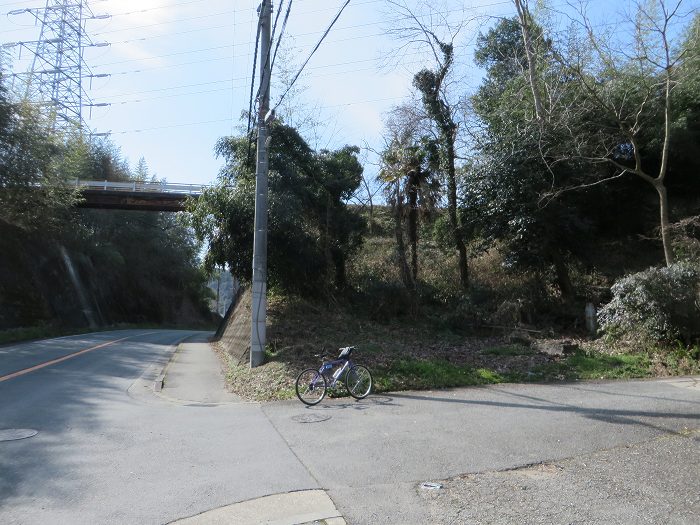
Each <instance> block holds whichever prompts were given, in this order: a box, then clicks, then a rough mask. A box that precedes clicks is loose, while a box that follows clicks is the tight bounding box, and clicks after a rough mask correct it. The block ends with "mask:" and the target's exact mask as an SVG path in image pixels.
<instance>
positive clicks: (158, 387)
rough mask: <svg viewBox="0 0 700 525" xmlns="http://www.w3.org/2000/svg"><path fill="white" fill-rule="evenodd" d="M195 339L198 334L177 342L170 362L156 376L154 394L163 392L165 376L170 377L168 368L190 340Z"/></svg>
mask: <svg viewBox="0 0 700 525" xmlns="http://www.w3.org/2000/svg"><path fill="white" fill-rule="evenodd" d="M193 337H197V334H193V335H188V336H187V337H185V338H184V339H182V340H181V341H178V342H177V348H175V351H174V352H173V353H172V354H170V358H169V359H168V362H167V363H165V366H164V367H163V369H162V370H161V371H160V373H159V374H158V375H157V376H156V380H155V381H154V382H153V391H154V392H161V391H162V390H163V387H164V386H165V376H166V375H168V368H170V365H171V363H172V362H173V361H175V358H176V357H177V354H178V352H180V347H181V346H182V345H183V344H185V343H186V342H187V340H188V339H192V338H193Z"/></svg>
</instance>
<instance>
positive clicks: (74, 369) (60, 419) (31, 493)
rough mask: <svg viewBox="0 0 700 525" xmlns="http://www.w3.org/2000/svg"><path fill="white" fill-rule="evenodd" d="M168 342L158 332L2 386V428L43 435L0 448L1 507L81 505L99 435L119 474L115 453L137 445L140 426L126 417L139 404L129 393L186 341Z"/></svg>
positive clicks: (106, 462)
mask: <svg viewBox="0 0 700 525" xmlns="http://www.w3.org/2000/svg"><path fill="white" fill-rule="evenodd" d="M141 333H143V331H141ZM101 335H102V336H104V334H101ZM126 335H129V334H127V333H124V332H120V333H118V334H117V335H115V336H114V337H113V338H114V339H119V338H121V337H125V336H126ZM135 335H136V334H135ZM169 339H170V340H165V341H164V336H163V334H158V333H152V332H151V333H150V334H147V335H144V336H142V337H138V338H134V339H131V340H129V341H124V344H115V345H112V346H106V347H104V348H99V349H97V350H94V351H92V352H89V353H86V354H83V355H81V356H79V357H76V358H74V359H69V360H67V361H63V362H61V363H58V364H56V365H52V366H48V367H46V368H42V369H40V370H37V371H34V372H31V373H28V374H26V375H22V376H19V377H15V378H12V379H9V380H7V381H4V382H0V428H4V429H8V428H31V429H36V430H38V431H39V433H38V435H37V436H35V437H33V438H30V439H24V440H20V441H7V442H0V508H1V507H2V506H3V504H4V503H5V502H6V501H8V500H9V499H11V498H15V497H20V498H31V500H32V501H34V500H35V499H38V500H42V499H45V498H48V499H50V500H51V501H53V502H56V501H66V502H68V501H69V500H70V499H72V498H75V497H76V494H79V493H80V492H79V491H76V490H75V489H76V486H78V485H79V484H80V483H81V481H82V482H84V480H80V478H79V474H78V472H80V469H81V468H82V465H83V464H84V463H85V462H86V461H88V460H87V458H88V457H89V458H90V460H92V459H94V457H95V456H96V455H98V454H99V451H98V450H97V447H98V445H97V444H96V441H97V440H96V439H94V438H93V437H92V436H99V442H100V445H99V446H100V447H104V451H105V453H104V455H103V456H101V460H100V462H101V463H102V464H101V465H100V466H99V468H100V469H104V468H116V469H118V466H117V465H113V464H111V462H112V458H110V456H109V450H110V449H114V450H122V449H124V448H126V447H131V446H134V445H135V443H133V442H131V440H132V438H131V436H130V434H131V430H130V429H131V428H132V427H131V426H130V425H133V424H134V421H133V419H132V420H129V419H128V416H127V414H130V413H131V412H130V411H131V410H133V408H134V405H135V402H134V400H133V399H131V398H130V397H129V396H128V395H127V393H126V390H127V389H128V387H129V386H130V385H131V384H132V383H133V382H134V381H135V380H136V379H137V378H139V377H140V376H141V375H142V374H143V373H144V371H145V370H146V369H147V368H148V366H149V365H150V364H153V363H156V362H159V360H160V362H162V361H163V359H164V358H167V355H168V354H169V352H168V349H169V348H171V345H172V344H174V343H175V342H176V341H177V340H179V339H182V335H181V334H173V333H172V332H170V336H169ZM89 344H94V340H92V341H90V340H89V339H84V340H83V339H82V338H81V339H80V340H78V342H77V345H76V348H78V349H79V347H80V345H89ZM61 345H62V346H65V345H66V342H65V341H61ZM134 415H135V416H137V417H138V415H139V412H138V411H137V412H134ZM145 423H146V422H144V424H145ZM105 443H106V447H105ZM93 445H94V446H93ZM36 480H41V482H40V483H37V482H36ZM98 481H99V480H98ZM66 504H67V505H68V504H69V503H66Z"/></svg>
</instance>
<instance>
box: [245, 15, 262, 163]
mask: <svg viewBox="0 0 700 525" xmlns="http://www.w3.org/2000/svg"><path fill="white" fill-rule="evenodd" d="M261 6H262V4H261ZM261 13H262V8H261V9H260V14H261ZM259 43H260V21H259V20H258V30H257V32H256V36H255V51H254V52H253V74H252V75H251V78H250V104H249V105H248V130H247V132H246V134H248V135H249V134H250V125H251V122H252V118H253V90H254V89H255V71H256V66H257V63H258V44H259ZM248 149H250V146H249V148H248ZM249 153H250V152H249Z"/></svg>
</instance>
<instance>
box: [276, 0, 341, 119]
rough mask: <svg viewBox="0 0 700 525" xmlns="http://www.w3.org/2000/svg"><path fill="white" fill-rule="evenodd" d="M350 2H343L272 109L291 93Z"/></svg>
mask: <svg viewBox="0 0 700 525" xmlns="http://www.w3.org/2000/svg"><path fill="white" fill-rule="evenodd" d="M349 3H350V0H347V1H346V2H345V3H344V4H343V6H342V7H341V8H340V10H339V11H338V14H337V15H335V18H334V19H333V21H332V22H331V23H330V25H329V26H328V28H327V29H326V31H325V32H324V33H323V36H321V38H320V40H319V41H318V43H317V44H316V46H315V47H314V48H313V49H312V50H311V53H310V54H309V56H308V57H307V58H306V60H305V61H304V63H303V64H302V65H301V67H300V68H299V71H298V72H297V74H296V75H294V78H292V81H291V82H290V83H289V86H287V89H286V90H285V91H284V93H282V96H281V97H280V99H279V100H278V101H277V104H276V105H275V107H274V108H273V109H272V110H273V111H274V110H275V109H277V108H278V107H279V105H280V104H281V103H282V101H283V100H284V97H286V96H287V93H289V90H290V89H292V86H294V83H295V82H296V81H297V79H298V78H299V75H301V72H302V71H304V67H306V64H308V63H309V60H311V57H312V56H313V55H314V53H315V52H316V50H317V49H318V48H319V47H320V46H321V43H322V42H323V39H324V38H326V35H328V33H329V32H330V30H331V29H332V28H333V26H334V25H335V23H336V22H337V21H338V19H339V18H340V15H341V14H343V10H344V9H345V8H346V7H347V6H348V4H349Z"/></svg>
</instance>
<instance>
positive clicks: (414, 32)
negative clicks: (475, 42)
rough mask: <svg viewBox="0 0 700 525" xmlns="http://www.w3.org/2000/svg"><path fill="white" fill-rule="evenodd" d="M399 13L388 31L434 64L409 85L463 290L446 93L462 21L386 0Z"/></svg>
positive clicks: (465, 273) (451, 108)
mask: <svg viewBox="0 0 700 525" xmlns="http://www.w3.org/2000/svg"><path fill="white" fill-rule="evenodd" d="M387 1H388V3H389V4H390V5H392V6H393V7H394V9H395V10H396V11H397V13H399V15H400V17H399V20H398V21H397V25H396V26H395V27H394V28H393V29H392V31H391V32H392V33H394V34H395V35H396V36H398V37H399V38H400V39H401V41H402V42H404V45H418V46H420V47H422V48H424V49H427V50H429V52H430V53H431V54H432V57H433V59H434V67H433V68H426V69H423V70H421V71H419V72H418V73H416V75H415V76H414V78H413V85H414V87H415V88H416V89H417V90H418V91H419V93H420V94H421V100H422V104H423V109H424V111H425V114H426V115H427V117H428V118H429V119H430V121H431V122H432V123H433V125H434V127H435V131H436V136H437V137H438V142H439V144H440V148H439V151H440V167H441V169H442V171H443V172H444V176H445V180H446V186H447V191H446V194H447V212H448V217H449V222H450V229H451V231H452V238H453V242H454V247H455V250H456V251H457V254H458V270H459V276H460V284H461V286H462V288H463V289H464V290H466V289H468V288H469V267H468V260H467V248H466V244H465V241H464V232H463V227H462V224H461V221H460V218H459V215H458V213H457V168H456V157H457V154H456V146H455V144H456V141H457V134H458V125H457V121H456V114H457V106H456V105H455V104H451V103H450V100H449V97H448V94H447V87H448V76H449V74H450V73H451V72H452V69H453V66H454V39H455V38H456V36H457V35H458V33H459V31H460V30H461V28H462V26H463V24H464V21H462V20H460V21H459V24H458V25H457V26H453V25H451V24H450V22H449V21H448V19H447V16H446V15H445V14H441V13H440V11H438V10H435V9H430V8H429V9H428V10H427V13H428V14H427V15H426V17H419V16H418V15H417V14H416V13H415V12H414V11H413V10H412V9H411V8H409V7H408V6H407V5H406V3H405V2H403V1H401V2H400V1H394V0H387ZM434 25H439V26H440V27H442V28H443V30H446V31H447V33H448V34H449V35H450V36H449V37H448V39H444V40H443V39H441V38H440V37H438V36H437V34H436V33H435V32H434V31H433V29H432V27H434Z"/></svg>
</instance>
